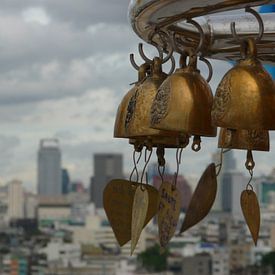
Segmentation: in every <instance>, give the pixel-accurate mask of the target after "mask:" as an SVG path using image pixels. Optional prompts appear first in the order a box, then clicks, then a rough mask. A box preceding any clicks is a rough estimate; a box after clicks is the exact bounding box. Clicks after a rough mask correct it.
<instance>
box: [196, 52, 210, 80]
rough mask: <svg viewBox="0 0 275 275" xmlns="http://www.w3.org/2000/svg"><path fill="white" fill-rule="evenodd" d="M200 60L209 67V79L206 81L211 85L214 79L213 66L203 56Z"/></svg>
mask: <svg viewBox="0 0 275 275" xmlns="http://www.w3.org/2000/svg"><path fill="white" fill-rule="evenodd" d="M199 59H200V60H201V61H202V62H204V63H205V64H206V65H207V67H208V70H209V74H208V77H207V79H206V81H207V82H208V83H209V82H210V81H211V79H212V76H213V67H212V64H211V63H210V61H209V60H207V59H206V58H204V57H202V56H201V57H200V58H199Z"/></svg>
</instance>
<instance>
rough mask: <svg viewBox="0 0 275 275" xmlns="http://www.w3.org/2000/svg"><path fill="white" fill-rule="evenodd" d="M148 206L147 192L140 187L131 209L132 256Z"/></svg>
mask: <svg viewBox="0 0 275 275" xmlns="http://www.w3.org/2000/svg"><path fill="white" fill-rule="evenodd" d="M148 206H149V196H148V191H147V189H146V188H144V187H143V185H140V186H139V187H138V188H137V189H136V192H135V196H134V201H133V209H132V224H131V255H132V254H133V252H134V250H135V248H136V245H137V242H138V240H139V237H140V234H141V231H142V229H143V227H144V223H145V219H146V215H147V210H148Z"/></svg>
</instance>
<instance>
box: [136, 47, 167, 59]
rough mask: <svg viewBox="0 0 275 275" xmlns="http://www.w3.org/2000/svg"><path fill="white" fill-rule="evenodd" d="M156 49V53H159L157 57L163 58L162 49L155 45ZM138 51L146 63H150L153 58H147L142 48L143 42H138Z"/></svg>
mask: <svg viewBox="0 0 275 275" xmlns="http://www.w3.org/2000/svg"><path fill="white" fill-rule="evenodd" d="M155 47H156V48H157V50H158V53H159V58H160V59H161V60H163V50H162V49H161V48H160V47H159V46H155ZM138 52H139V54H140V56H141V57H142V59H143V60H144V61H145V62H147V63H152V62H153V60H152V59H150V58H148V57H147V56H146V55H145V53H144V50H143V44H142V43H139V44H138Z"/></svg>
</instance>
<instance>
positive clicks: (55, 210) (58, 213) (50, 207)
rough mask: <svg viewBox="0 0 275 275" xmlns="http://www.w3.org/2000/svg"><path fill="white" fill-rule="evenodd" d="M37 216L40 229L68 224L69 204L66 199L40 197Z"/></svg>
mask: <svg viewBox="0 0 275 275" xmlns="http://www.w3.org/2000/svg"><path fill="white" fill-rule="evenodd" d="M37 216H38V221H39V226H40V227H52V226H53V225H56V226H59V225H60V224H68V223H69V222H70V219H71V203H70V202H69V201H68V199H67V198H66V197H52V198H50V197H40V198H39V204H38V209H37Z"/></svg>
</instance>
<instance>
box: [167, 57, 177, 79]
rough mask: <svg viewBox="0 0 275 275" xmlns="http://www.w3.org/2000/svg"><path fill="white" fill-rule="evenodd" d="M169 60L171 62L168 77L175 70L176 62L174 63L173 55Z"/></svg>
mask: <svg viewBox="0 0 275 275" xmlns="http://www.w3.org/2000/svg"><path fill="white" fill-rule="evenodd" d="M170 60H171V69H170V71H169V73H168V75H171V74H172V73H173V72H174V70H175V68H176V61H175V57H174V56H173V55H171V58H170Z"/></svg>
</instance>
